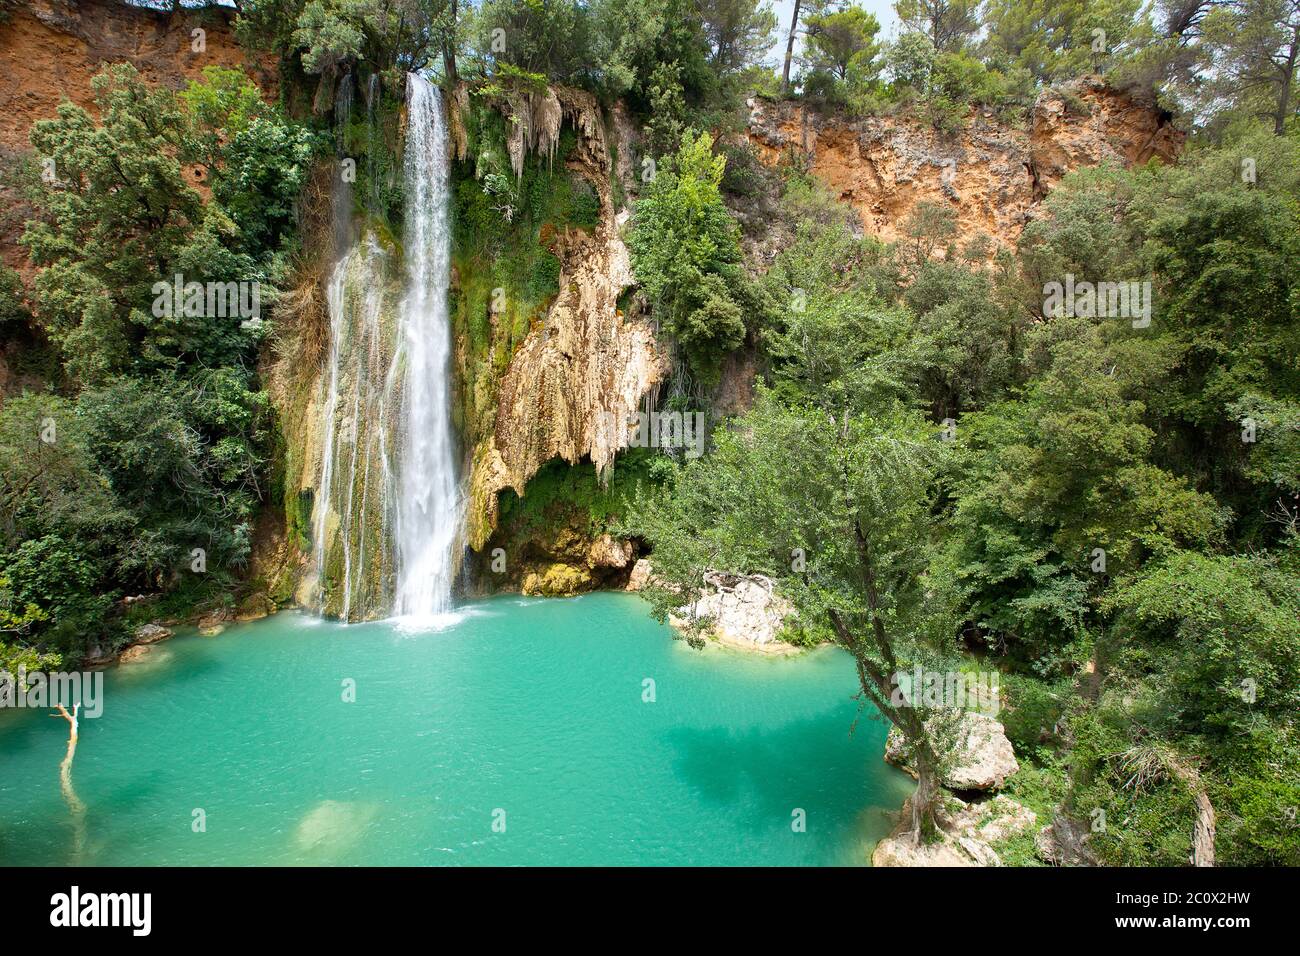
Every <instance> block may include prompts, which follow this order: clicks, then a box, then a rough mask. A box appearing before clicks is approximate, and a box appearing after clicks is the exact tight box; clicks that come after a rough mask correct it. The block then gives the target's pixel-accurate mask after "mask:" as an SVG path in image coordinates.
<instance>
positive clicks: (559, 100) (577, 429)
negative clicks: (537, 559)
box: [453, 86, 668, 550]
mask: <svg viewBox="0 0 1300 956" xmlns="http://www.w3.org/2000/svg"><path fill="white" fill-rule="evenodd" d="M456 99H457V100H459V99H460V97H459V96H458V97H457V98H456ZM557 106H558V110H557ZM510 108H511V109H513V110H514V114H513V115H514V117H515V119H516V122H515V124H514V126H513V127H512V134H511V139H510V151H511V162H512V164H513V165H514V168H515V169H519V168H521V167H520V166H519V165H518V162H520V161H522V160H517V159H516V150H517V149H523V150H539V151H542V152H543V153H545V152H547V151H553V150H554V144H555V142H557V137H558V133H559V127H560V124H561V123H570V124H572V126H573V128H574V130H575V132H576V134H577V148H576V149H575V150H574V151H573V153H572V155H571V156H570V157H569V158H568V159H567V160H566V162H567V164H568V168H569V169H570V170H571V171H573V172H574V173H576V174H577V175H579V176H581V177H582V179H584V180H585V181H586V182H587V183H589V184H590V185H591V187H592V189H593V190H594V191H595V193H596V196H597V197H598V199H599V202H600V219H599V222H598V224H597V225H596V227H595V228H594V229H593V230H591V231H588V230H584V229H572V230H565V231H563V232H559V233H556V234H555V235H554V236H553V237H551V242H552V246H551V249H552V251H553V252H554V253H555V255H556V256H557V257H558V258H559V260H560V278H559V288H560V293H559V295H558V296H557V297H556V299H555V301H554V303H553V304H552V305H551V307H550V309H549V311H548V312H547V314H546V317H545V320H544V322H543V323H542V324H541V325H540V326H539V327H537V328H535V329H533V331H532V332H531V333H530V334H529V335H528V336H527V338H525V339H524V342H523V344H522V345H521V346H520V347H519V348H518V350H517V351H515V353H514V354H513V356H512V357H511V358H510V363H509V366H508V368H507V369H506V371H505V374H504V375H503V376H502V378H501V380H500V384H499V386H498V388H497V394H496V417H495V422H494V424H493V428H492V431H491V434H490V435H489V436H488V437H487V438H486V439H484V440H483V441H482V442H480V444H479V446H478V447H476V448H475V449H474V450H473V454H472V464H471V468H470V491H469V498H470V509H469V510H470V516H469V521H470V524H469V528H468V541H469V545H470V547H471V548H474V549H475V550H480V549H481V548H482V547H483V546H484V544H485V543H486V542H487V540H488V538H489V537H490V536H491V534H492V532H493V530H494V529H495V528H496V525H497V521H498V517H499V510H498V500H497V496H498V495H499V493H500V492H501V491H503V490H504V489H506V488H510V489H513V490H514V492H515V493H516V494H518V495H520V496H521V497H522V496H523V495H524V494H526V489H527V485H528V482H529V480H530V479H531V478H532V477H533V476H534V475H535V474H536V473H537V471H538V469H539V468H541V467H542V465H544V464H545V463H546V462H548V461H551V460H553V459H557V458H558V459H562V460H563V461H565V462H568V463H569V464H577V463H578V462H580V461H584V460H590V461H591V463H592V464H593V465H594V466H595V468H596V470H597V472H599V473H602V474H604V473H606V472H607V471H608V469H609V468H610V466H611V465H612V464H613V461H614V456H615V455H616V454H617V453H618V452H619V451H620V450H622V449H623V448H626V447H627V444H628V435H627V432H626V430H625V429H620V428H618V427H616V425H615V423H616V422H625V421H627V419H628V416H629V415H630V414H631V413H633V412H635V411H636V410H637V408H638V407H640V404H641V401H642V399H643V398H644V396H645V395H646V394H647V393H648V392H649V391H650V390H651V389H652V388H653V387H654V386H655V385H656V384H657V383H658V382H659V381H660V380H661V379H662V378H663V377H664V375H665V374H666V373H667V370H668V366H667V360H666V358H665V356H664V355H663V353H662V351H661V349H660V347H659V345H658V343H657V341H656V336H655V332H654V330H653V329H652V328H651V327H650V326H649V325H648V324H646V323H644V322H640V321H633V320H630V319H628V318H627V317H625V316H624V315H623V314H622V313H621V312H620V310H619V308H618V300H619V296H620V295H622V293H623V292H624V291H625V290H626V289H627V288H628V287H629V286H631V285H632V281H633V280H632V269H631V264H630V262H629V258H628V251H627V247H626V246H625V245H624V243H623V238H622V235H621V231H622V228H623V226H624V224H625V222H626V213H623V214H617V213H616V212H615V209H614V202H613V197H612V190H611V186H610V182H611V173H612V161H611V158H610V148H609V143H608V142H607V141H606V130H605V126H604V123H603V122H602V119H601V112H600V107H599V104H598V103H597V101H596V99H595V98H594V97H593V96H591V95H590V94H588V93H585V92H582V91H580V90H575V89H571V88H568V87H562V86H556V87H553V88H551V89H548V90H547V91H546V92H545V93H524V94H517V95H515V97H514V98H513V99H512V100H511V101H510ZM453 140H454V141H455V142H457V143H458V144H459V143H461V142H463V140H464V138H463V136H462V134H460V133H458V132H453Z"/></svg>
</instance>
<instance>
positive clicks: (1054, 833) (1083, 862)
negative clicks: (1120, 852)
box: [1034, 813, 1097, 866]
mask: <svg viewBox="0 0 1300 956" xmlns="http://www.w3.org/2000/svg"><path fill="white" fill-rule="evenodd" d="M1091 835H1092V834H1091V832H1090V831H1089V829H1088V827H1087V826H1086V825H1085V824H1083V823H1080V822H1079V821H1078V820H1072V819H1070V818H1069V817H1067V816H1065V815H1064V814H1060V813H1058V814H1057V815H1056V816H1055V817H1053V818H1052V822H1051V823H1049V824H1048V825H1047V826H1045V827H1043V828H1042V829H1041V830H1040V831H1038V835H1037V836H1036V837H1034V852H1035V853H1036V854H1037V855H1038V858H1039V859H1040V860H1042V861H1043V862H1045V863H1051V864H1052V865H1054V866H1096V865H1097V858H1096V857H1095V856H1093V854H1092V850H1091V849H1090V848H1089V847H1088V839H1089V838H1090V837H1091Z"/></svg>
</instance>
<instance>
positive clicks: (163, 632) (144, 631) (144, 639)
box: [135, 624, 172, 644]
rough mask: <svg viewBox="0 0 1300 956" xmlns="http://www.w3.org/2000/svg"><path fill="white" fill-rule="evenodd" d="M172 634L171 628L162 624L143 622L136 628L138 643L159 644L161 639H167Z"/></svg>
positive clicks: (136, 641) (136, 640)
mask: <svg viewBox="0 0 1300 956" xmlns="http://www.w3.org/2000/svg"><path fill="white" fill-rule="evenodd" d="M171 636H172V631H171V629H170V628H166V627H163V626H162V625H161V624H142V625H140V626H139V627H137V628H136V629H135V643H136V644H157V643H158V642H159V641H165V640H167V639H168V638H169V637H171Z"/></svg>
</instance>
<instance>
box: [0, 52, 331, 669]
mask: <svg viewBox="0 0 1300 956" xmlns="http://www.w3.org/2000/svg"><path fill="white" fill-rule="evenodd" d="M94 89H95V96H96V103H97V109H98V113H99V119H98V120H95V119H94V118H92V117H91V115H90V114H89V113H87V112H86V111H85V110H83V109H81V108H79V107H77V106H74V105H72V104H71V103H64V104H63V105H62V106H61V107H60V108H59V115H58V117H57V118H56V119H50V120H42V121H40V122H38V123H36V124H35V126H34V127H33V129H32V133H31V141H32V146H33V148H34V149H35V150H36V154H37V155H38V156H40V157H44V158H46V159H47V160H48V161H49V165H42V167H41V169H40V170H38V169H36V168H33V169H32V170H31V171H30V172H31V174H30V176H29V177H28V182H27V192H28V196H29V199H30V201H31V202H32V204H33V205H34V206H35V207H36V208H37V209H38V210H39V217H38V218H36V219H33V220H31V221H30V222H29V223H28V226H27V230H26V233H25V234H24V236H23V243H24V244H25V245H26V246H27V248H28V249H29V251H30V254H31V259H32V262H33V264H34V265H35V266H36V267H37V272H36V275H35V279H34V282H33V284H32V289H31V293H30V299H31V312H32V316H33V320H34V321H35V322H36V323H37V324H38V326H39V329H40V330H41V332H42V333H43V334H44V335H45V336H47V337H48V339H49V340H50V342H51V343H52V344H53V346H54V347H55V348H56V349H57V350H58V354H59V355H60V357H61V359H62V363H63V373H62V375H61V377H60V380H59V381H58V382H57V383H56V384H57V385H58V386H59V388H58V391H57V392H49V393H45V394H27V395H25V396H22V397H18V398H13V399H10V400H9V401H7V402H6V403H5V404H4V407H3V409H2V410H0V463H2V464H0V475H2V476H3V478H2V479H0V480H2V482H3V484H2V485H0V576H2V577H3V578H4V580H5V582H6V585H5V588H4V611H3V613H4V615H5V620H6V624H5V627H4V641H5V647H6V650H5V651H4V653H5V654H6V655H9V654H12V653H14V652H15V650H14V649H15V648H17V649H20V650H22V649H25V650H26V651H28V652H33V653H37V654H43V653H47V652H49V653H57V654H60V655H62V656H63V657H64V659H65V660H67V661H69V662H76V661H77V660H79V659H80V658H81V657H82V656H83V655H85V654H86V653H87V652H88V651H89V650H90V649H91V648H93V647H96V646H99V647H101V648H111V647H112V646H113V645H114V644H115V643H116V642H118V641H119V640H120V639H121V637H122V634H123V629H124V627H125V626H126V622H125V620H124V619H123V618H122V616H121V614H120V613H119V611H118V605H117V600H118V599H119V598H120V597H122V596H123V595H128V594H137V593H145V594H156V593H158V592H165V591H170V590H172V589H176V588H178V587H181V586H182V585H184V584H185V581H186V579H187V578H189V577H198V578H199V580H200V581H201V582H203V583H202V585H201V586H199V587H197V588H195V587H193V586H189V587H188V592H189V594H190V596H191V601H193V600H194V599H196V598H198V597H201V596H202V595H204V594H209V595H210V594H215V593H218V592H220V591H221V590H222V589H223V588H225V587H229V585H230V583H231V582H232V576H233V575H235V574H237V573H238V572H239V571H240V569H241V568H242V567H243V565H244V563H245V562H246V560H247V557H248V554H249V547H250V539H251V532H252V523H253V520H254V517H255V515H256V512H257V509H258V507H259V506H260V504H261V503H262V502H263V501H264V500H265V497H266V465H267V459H268V454H269V442H270V436H271V433H272V430H273V428H274V424H273V422H272V421H271V418H270V416H269V403H268V400H267V397H266V395H265V393H263V392H262V391H260V386H259V384H258V382H257V379H256V375H255V371H254V369H255V365H256V359H257V353H258V349H259V347H260V343H261V340H262V336H263V335H264V334H265V326H260V327H259V325H258V323H257V322H249V321H247V318H248V317H246V316H245V315H244V314H243V312H240V313H239V314H235V313H233V312H231V313H229V314H227V313H226V312H224V311H219V312H217V313H216V315H209V314H208V307H207V299H206V296H201V298H202V299H203V308H201V309H199V310H196V311H193V313H192V314H191V310H189V309H184V308H181V307H180V305H181V303H172V304H173V305H174V306H175V307H174V308H170V309H168V308H165V307H164V308H159V303H160V299H161V298H163V297H166V296H167V295H169V294H170V292H171V290H172V288H173V284H174V282H175V277H176V276H178V275H179V276H181V277H182V281H183V282H184V283H190V282H198V283H220V284H222V285H223V286H224V285H225V284H227V283H230V284H232V286H233V285H234V284H239V283H243V284H244V286H243V288H244V289H247V288H248V286H249V285H250V284H252V283H256V284H257V286H258V287H259V295H258V298H259V300H260V302H261V303H264V304H265V305H266V306H272V305H273V302H274V297H275V296H274V286H275V284H276V283H277V282H279V281H280V279H281V277H282V275H283V274H284V268H285V266H284V263H285V257H286V255H287V253H288V252H289V250H290V249H291V248H292V243H293V237H292V228H291V227H292V225H293V215H292V214H293V206H292V204H293V200H294V198H295V197H296V194H297V192H298V190H299V188H300V186H301V184H302V182H303V180H304V178H305V175H306V170H307V165H308V163H309V162H310V161H311V158H312V156H313V154H314V151H315V149H316V140H315V136H314V134H312V133H311V132H310V131H308V130H306V129H305V128H304V127H302V126H300V125H298V124H294V123H291V122H289V121H287V120H286V119H285V118H284V117H283V116H282V115H281V114H280V113H279V112H278V111H277V110H275V109H274V108H272V107H269V106H267V105H265V104H264V103H263V102H262V100H261V97H260V95H259V94H258V92H257V90H256V88H255V87H253V86H252V85H251V84H249V83H248V82H247V80H246V79H244V77H243V76H242V74H239V73H236V72H233V71H225V70H220V69H216V68H213V69H210V70H208V71H207V72H206V73H205V74H204V78H203V80H201V81H198V82H195V83H191V84H190V86H189V87H188V89H186V90H185V91H183V92H182V94H181V95H179V96H177V95H175V94H173V93H171V92H168V91H164V90H158V89H152V88H150V87H149V86H147V85H146V84H145V83H144V82H143V81H142V80H141V79H140V77H139V76H138V75H137V74H136V72H135V70H134V69H132V68H131V67H129V66H117V67H113V68H111V69H110V70H108V71H106V72H105V73H103V74H101V75H100V76H98V77H96V79H95V81H94ZM51 168H52V169H53V171H54V177H53V181H49V179H50V178H49V177H48V176H46V177H42V175H41V174H40V173H41V172H43V171H45V170H47V169H51ZM196 168H197V169H199V170H200V172H201V173H202V174H203V178H204V179H205V181H206V182H207V183H208V184H209V186H210V187H211V198H210V199H209V200H208V201H206V202H205V201H204V200H203V199H202V197H201V196H200V195H199V193H198V192H197V191H196V190H195V189H194V187H193V186H191V185H190V182H189V180H190V178H192V176H193V172H192V171H193V170H194V169H196ZM156 285H157V287H156ZM160 291H163V292H164V296H163V297H160V296H159V292H160ZM238 303H239V305H240V306H243V305H251V296H249V295H247V294H246V295H245V296H244V298H242V299H239V300H238ZM256 318H260V316H258V317H256Z"/></svg>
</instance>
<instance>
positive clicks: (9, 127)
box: [0, 0, 278, 273]
mask: <svg viewBox="0 0 1300 956" xmlns="http://www.w3.org/2000/svg"><path fill="white" fill-rule="evenodd" d="M233 17H234V11H233V10H230V9H225V8H215V7H214V8H208V9H205V10H186V11H181V12H179V13H175V14H171V13H166V12H162V11H156V10H147V9H143V8H140V7H131V6H127V5H125V4H123V3H120V2H116V0H30V2H28V3H25V4H22V5H20V6H18V7H16V8H15V9H13V10H12V11H11V12H10V15H9V18H8V20H6V21H5V22H3V23H0V64H3V67H4V68H3V69H2V70H0V169H6V170H7V169H11V168H12V167H13V166H14V164H15V163H17V162H18V161H19V160H20V159H21V157H22V156H23V154H25V153H27V152H28V151H29V150H30V148H31V147H30V144H29V141H28V133H29V132H30V130H31V127H32V124H33V123H34V122H36V121H37V120H41V119H49V118H51V117H53V116H54V115H55V111H56V110H57V109H58V106H59V103H61V102H63V101H64V100H71V101H72V102H73V103H76V104H77V105H78V106H82V107H85V108H86V109H89V110H91V111H92V112H93V107H94V97H93V95H92V93H91V89H90V81H91V79H92V78H93V77H94V76H95V75H96V74H97V73H99V72H100V70H101V69H102V68H103V67H104V66H106V65H109V64H113V63H131V64H133V65H134V66H135V68H136V69H137V70H139V71H140V73H141V74H142V75H143V77H144V79H145V80H146V81H147V82H148V83H151V84H157V85H161V86H168V87H171V88H173V89H180V88H182V87H183V86H184V85H185V84H186V83H187V82H188V81H189V80H192V79H197V78H198V77H199V76H200V75H201V74H202V72H203V70H204V68H205V67H209V66H223V67H228V68H239V69H243V70H244V71H245V72H246V73H247V74H248V75H249V77H250V78H251V79H252V80H253V81H254V82H255V83H256V84H257V85H258V86H259V87H260V88H261V89H262V91H263V92H264V93H265V94H266V95H267V96H268V97H272V98H273V97H274V96H275V95H276V90H277V88H278V77H277V74H276V72H275V66H274V62H273V61H271V60H268V61H267V62H266V63H254V62H252V61H251V60H250V57H249V55H248V54H247V53H246V52H245V51H244V50H243V49H242V48H241V47H240V46H239V44H238V43H236V41H235V37H234V33H233V32H232V30H231V21H232V19H233ZM195 30H202V31H203V33H202V34H201V39H202V43H199V42H198V40H199V39H200V36H196V35H195V33H194V31H195ZM196 47H201V49H196ZM0 208H3V209H4V210H5V212H4V213H3V218H0V256H2V257H3V259H4V262H5V264H6V265H8V266H10V267H11V268H16V269H19V271H20V272H24V273H25V272H26V271H27V254H26V250H24V249H23V248H22V247H21V246H19V245H18V244H17V240H18V237H19V235H20V234H21V230H22V223H23V221H24V220H25V219H27V218H28V217H29V216H30V215H31V210H30V209H28V208H27V207H26V206H25V205H24V204H22V203H20V202H17V201H16V197H15V196H14V195H13V193H12V190H10V189H8V188H4V187H0Z"/></svg>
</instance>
